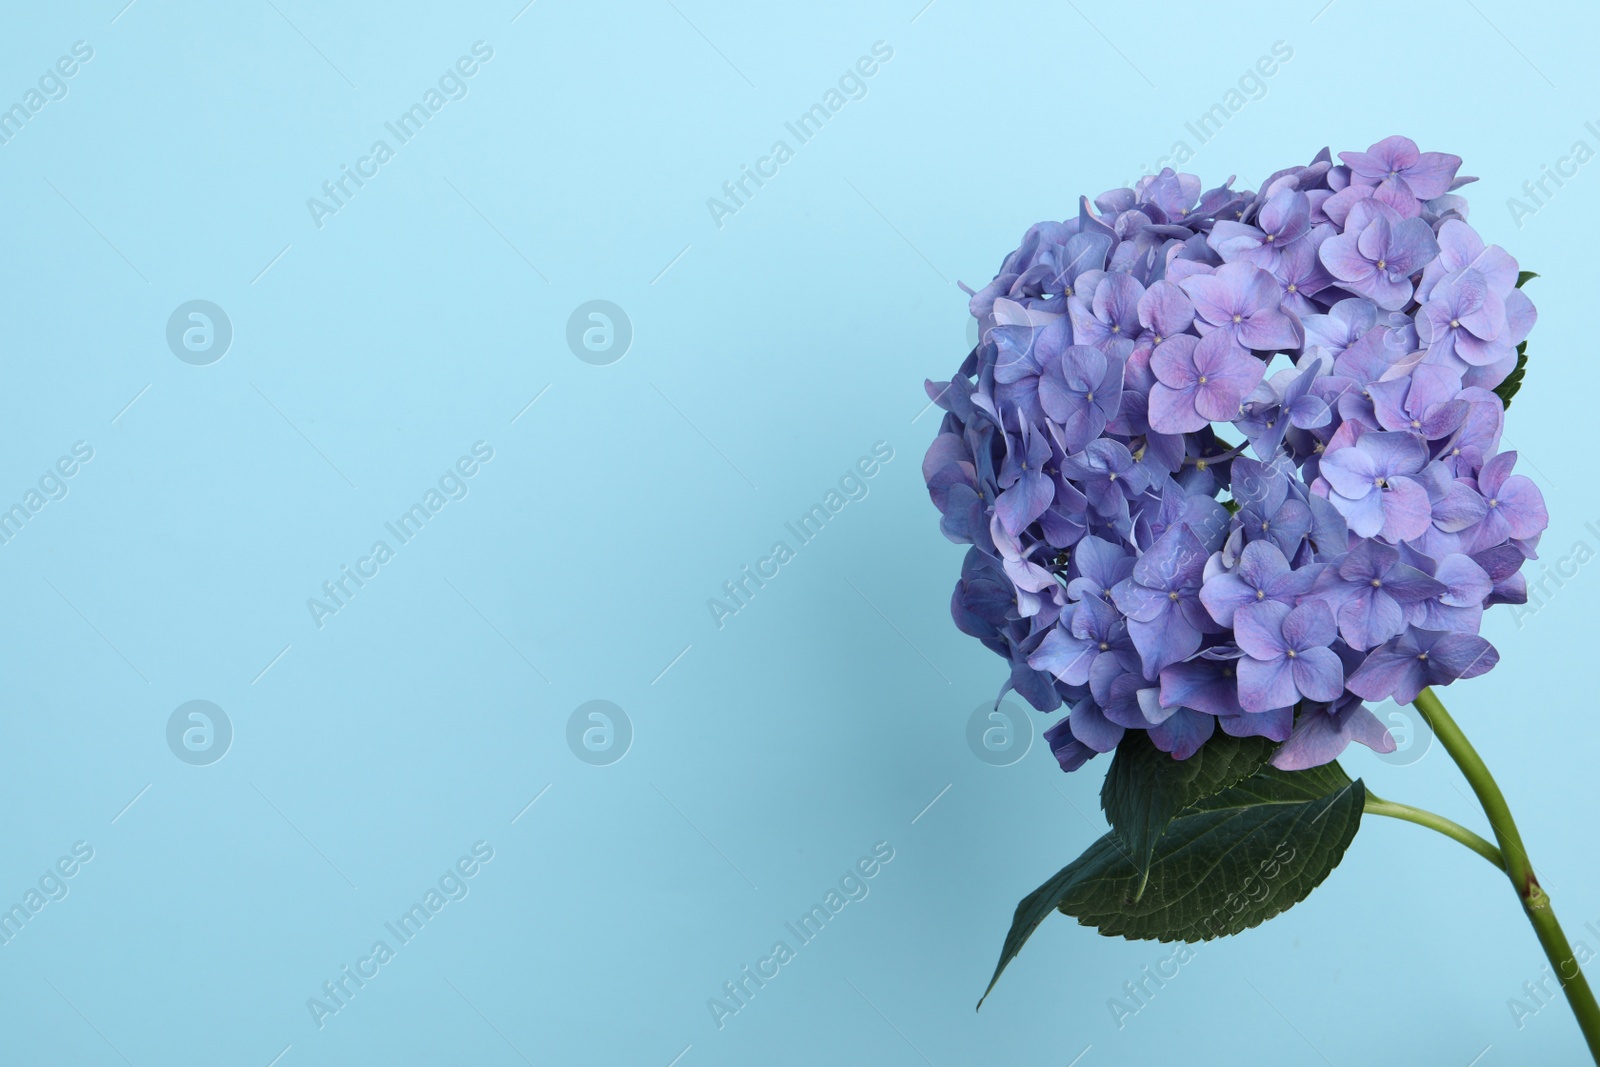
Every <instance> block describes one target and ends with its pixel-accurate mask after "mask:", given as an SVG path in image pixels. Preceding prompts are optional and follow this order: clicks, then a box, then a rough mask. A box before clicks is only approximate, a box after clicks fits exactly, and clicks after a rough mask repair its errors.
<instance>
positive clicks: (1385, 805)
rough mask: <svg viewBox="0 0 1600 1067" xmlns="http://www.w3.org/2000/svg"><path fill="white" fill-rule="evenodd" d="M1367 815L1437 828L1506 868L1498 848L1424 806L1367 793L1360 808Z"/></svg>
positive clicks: (1431, 828) (1500, 867)
mask: <svg viewBox="0 0 1600 1067" xmlns="http://www.w3.org/2000/svg"><path fill="white" fill-rule="evenodd" d="M1362 810H1363V811H1364V812H1366V813H1367V814H1368V815H1387V816H1388V817H1389V818H1391V819H1403V820H1405V821H1406V822H1414V823H1416V824H1417V825H1418V826H1426V827H1427V828H1428V829H1430V830H1437V831H1439V832H1440V833H1441V834H1443V835H1444V836H1446V837H1448V838H1450V839H1451V840H1453V841H1459V842H1460V843H1461V844H1463V845H1466V846H1467V847H1468V848H1470V849H1471V850H1472V851H1474V852H1476V853H1477V854H1478V855H1480V856H1482V857H1483V858H1484V859H1486V860H1488V861H1489V862H1490V863H1492V864H1494V865H1495V867H1496V868H1498V869H1499V870H1502V871H1503V870H1505V869H1506V859H1505V857H1504V856H1502V855H1501V854H1500V850H1499V849H1497V848H1495V847H1494V846H1493V845H1491V844H1489V842H1487V841H1485V840H1484V839H1483V838H1481V837H1479V836H1478V835H1477V834H1475V833H1473V832H1472V831H1471V830H1468V829H1467V828H1466V827H1465V826H1462V825H1461V824H1460V823H1458V822H1451V821H1450V820H1449V819H1447V818H1445V817H1444V816H1443V815H1437V814H1435V813H1433V812H1431V811H1428V810H1426V809H1425V808H1413V807H1412V806H1411V805H1410V804H1396V803H1395V802H1394V801H1392V800H1384V799H1383V798H1381V797H1377V796H1374V795H1373V794H1372V793H1371V792H1368V793H1367V803H1366V806H1365V807H1363V808H1362Z"/></svg>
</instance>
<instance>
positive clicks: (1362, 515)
mask: <svg viewBox="0 0 1600 1067" xmlns="http://www.w3.org/2000/svg"><path fill="white" fill-rule="evenodd" d="M1427 463H1428V449H1427V446H1426V445H1424V444H1423V443H1422V442H1420V441H1418V440H1417V438H1416V437H1414V436H1412V435H1411V434H1408V433H1388V432H1385V433H1365V434H1362V435H1361V437H1360V438H1358V439H1357V441H1356V443H1355V445H1354V447H1352V448H1342V449H1340V450H1338V451H1337V452H1334V453H1332V454H1331V455H1327V456H1324V457H1323V459H1322V465H1321V471H1322V477H1323V478H1324V479H1326V480H1327V483H1328V485H1329V486H1330V487H1331V488H1332V490H1333V492H1332V493H1331V495H1330V496H1329V498H1328V499H1329V500H1330V501H1331V502H1332V503H1333V506H1334V507H1336V508H1338V509H1339V514H1341V515H1343V516H1344V517H1345V521H1346V522H1348V523H1349V524H1350V532H1351V533H1354V534H1356V535H1357V536H1359V537H1382V538H1383V539H1385V540H1387V541H1405V540H1409V539H1410V538H1413V537H1418V536H1421V534H1422V532H1423V531H1424V530H1425V529H1427V526H1428V523H1429V522H1430V521H1431V520H1430V516H1431V515H1432V508H1431V506H1430V504H1429V502H1428V491H1427V490H1426V489H1425V488H1423V485H1422V483H1421V482H1419V481H1417V480H1416V479H1415V478H1414V477H1411V476H1412V475H1415V474H1418V473H1420V472H1421V471H1422V468H1423V467H1425V466H1427Z"/></svg>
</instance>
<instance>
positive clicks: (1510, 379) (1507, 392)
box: [1494, 341, 1528, 408]
mask: <svg viewBox="0 0 1600 1067" xmlns="http://www.w3.org/2000/svg"><path fill="white" fill-rule="evenodd" d="M1527 366H1528V342H1526V341H1524V342H1522V343H1521V344H1520V345H1518V346H1517V365H1516V366H1515V367H1514V368H1512V371H1511V373H1510V374H1508V375H1506V380H1505V381H1503V382H1501V383H1500V384H1499V385H1497V386H1495V387H1494V395H1495V396H1497V397H1499V398H1500V405H1501V406H1502V407H1506V408H1509V407H1510V406H1511V398H1512V397H1514V396H1516V395H1517V391H1518V390H1520V389H1521V388H1522V378H1523V375H1524V374H1525V373H1526V370H1527Z"/></svg>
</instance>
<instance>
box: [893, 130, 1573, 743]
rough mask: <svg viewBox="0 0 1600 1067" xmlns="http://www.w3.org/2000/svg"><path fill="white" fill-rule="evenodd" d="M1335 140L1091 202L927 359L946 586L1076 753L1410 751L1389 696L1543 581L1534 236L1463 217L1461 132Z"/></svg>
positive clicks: (1460, 653)
mask: <svg viewBox="0 0 1600 1067" xmlns="http://www.w3.org/2000/svg"><path fill="white" fill-rule="evenodd" d="M1338 160H1339V162H1335V161H1334V157H1333V155H1332V154H1331V153H1329V152H1327V151H1324V152H1323V153H1321V154H1320V155H1319V156H1318V157H1317V158H1316V159H1314V160H1313V161H1312V162H1311V163H1310V164H1309V165H1307V166H1303V167H1290V168H1288V169H1286V170H1282V171H1279V172H1278V173H1276V174H1274V175H1273V176H1272V178H1271V179H1270V180H1269V182H1268V185H1267V187H1266V188H1265V189H1263V190H1261V191H1259V192H1253V191H1247V190H1236V189H1234V188H1233V187H1232V184H1231V180H1230V182H1229V183H1227V184H1224V185H1222V186H1219V187H1217V188H1213V189H1211V190H1209V191H1203V186H1202V183H1201V182H1200V180H1199V179H1198V178H1195V177H1194V176H1192V175H1186V174H1176V173H1174V172H1173V171H1171V170H1164V171H1162V173H1160V174H1158V175H1154V176H1151V177H1146V178H1144V179H1142V180H1141V181H1140V182H1139V183H1138V184H1137V185H1136V186H1135V187H1134V188H1132V189H1114V190H1111V191H1109V192H1107V193H1104V194H1102V195H1101V196H1099V197H1096V198H1095V199H1094V200H1093V202H1092V203H1091V202H1090V201H1089V200H1088V199H1083V200H1080V201H1079V208H1078V211H1077V213H1076V214H1075V215H1074V216H1073V217H1071V218H1068V219H1066V220H1065V221H1062V222H1045V223H1040V224H1038V225H1037V226H1034V227H1033V228H1032V229H1030V230H1029V231H1028V232H1027V234H1025V235H1024V237H1023V241H1022V244H1021V246H1020V247H1018V248H1017V249H1016V250H1015V251H1013V252H1012V253H1011V254H1010V255H1008V256H1007V257H1006V258H1005V261H1004V262H1003V263H1002V264H1001V268H1000V272H999V273H998V274H997V275H996V276H995V278H994V280H993V281H991V282H990V283H989V284H988V285H987V286H985V287H984V288H983V289H982V290H980V291H978V292H975V293H972V300H971V304H970V308H971V312H972V314H973V316H974V317H975V318H976V319H977V320H978V324H979V327H980V333H979V336H980V337H981V340H980V342H979V344H978V345H977V347H975V348H974V349H973V350H972V352H971V353H970V354H969V355H968V356H967V358H966V360H965V361H964V362H963V363H962V364H961V366H960V368H959V369H958V372H957V374H956V375H955V376H954V377H953V378H952V379H951V380H950V381H948V382H929V383H928V386H927V388H928V395H929V396H930V397H931V398H933V400H934V401H935V403H937V404H938V405H939V407H940V408H942V409H943V411H944V419H943V423H942V425H941V426H940V429H939V434H938V436H937V437H936V438H935V440H934V442H933V444H932V446H931V447H930V448H929V450H928V455H927V459H926V460H925V461H924V464H923V473H924V475H925V478H926V481H927V484H928V490H929V494H930V496H931V497H932V499H933V502H934V504H935V506H937V507H938V509H939V511H940V513H941V516H942V519H941V522H940V528H941V530H942V531H943V532H944V534H945V536H946V537H947V538H949V539H950V540H952V541H954V542H957V543H959V544H966V545H968V546H970V547H969V548H968V549H967V557H966V561H965V563H964V564H963V566H962V572H961V578H960V580H959V581H958V582H957V584H956V589H955V594H954V596H953V597H952V600H951V612H952V614H953V616H954V618H955V621H956V624H957V626H958V627H959V628H960V629H961V630H962V631H963V632H965V633H968V634H971V635H972V636H974V637H977V638H978V639H979V640H981V641H982V642H983V643H984V644H985V645H987V646H988V647H989V648H990V649H991V650H993V651H994V652H996V653H998V654H999V655H1001V656H1003V657H1005V659H1006V661H1007V663H1008V665H1009V673H1008V676H1007V679H1006V681H1005V683H1004V684H1003V686H1002V688H1001V695H1004V694H1005V692H1007V691H1009V690H1015V691H1016V692H1018V693H1020V694H1021V695H1022V696H1023V697H1024V698H1025V699H1027V700H1028V701H1029V702H1030V703H1031V704H1033V706H1034V707H1035V708H1037V709H1038V710H1040V711H1042V712H1046V713H1053V712H1061V716H1060V718H1059V719H1058V720H1057V721H1056V722H1055V723H1054V724H1053V725H1052V726H1050V727H1049V728H1048V729H1047V730H1046V732H1045V736H1046V738H1047V740H1048V741H1049V742H1050V746H1051V750H1052V751H1053V752H1054V753H1055V755H1056V758H1057V760H1058V761H1059V762H1060V764H1061V766H1062V768H1063V769H1065V770H1075V769H1077V768H1078V767H1080V766H1082V765H1083V764H1084V763H1085V762H1087V761H1088V760H1089V759H1091V758H1093V757H1094V756H1095V755H1096V754H1099V753H1102V752H1108V751H1111V750H1112V749H1114V748H1115V747H1116V746H1117V745H1118V743H1119V742H1120V741H1121V740H1122V738H1123V737H1124V736H1125V735H1126V734H1127V732H1128V731H1130V730H1134V731H1139V730H1142V731H1144V732H1146V733H1147V734H1148V736H1149V738H1150V741H1151V742H1152V743H1153V744H1154V745H1155V746H1156V747H1157V748H1159V749H1161V750H1162V751H1164V752H1168V753H1170V754H1171V755H1172V756H1173V757H1174V758H1177V759H1186V758H1188V757H1189V756H1192V755H1193V754H1194V753H1195V752H1196V751H1198V750H1199V749H1200V748H1201V747H1202V746H1203V745H1204V744H1205V743H1206V741H1207V740H1208V739H1210V738H1211V737H1212V736H1214V735H1215V734H1216V732H1217V731H1219V730H1220V731H1221V732H1222V733H1223V734H1227V735H1230V736H1234V737H1250V736H1256V737H1266V738H1269V739H1271V740H1272V741H1274V742H1278V743H1280V744H1279V748H1278V749H1277V751H1276V754H1275V755H1274V757H1273V762H1274V764H1275V765H1276V766H1278V767H1280V768H1283V769H1286V770H1297V769H1303V768H1306V767H1312V766H1316V765H1318V764H1322V763H1326V762H1328V761H1330V760H1333V759H1335V758H1336V757H1337V756H1338V755H1339V754H1340V752H1342V751H1343V750H1344V748H1345V746H1346V745H1348V744H1349V743H1350V742H1351V741H1356V742H1359V743H1361V744H1365V745H1368V746H1370V747H1372V748H1375V749H1378V750H1380V751H1389V750H1392V749H1393V747H1394V742H1393V740H1392V739H1391V738H1390V737H1389V735H1388V733H1387V731H1386V730H1385V729H1384V727H1383V725H1382V723H1381V722H1379V720H1378V719H1377V717H1376V716H1374V715H1373V714H1372V712H1371V710H1370V709H1369V708H1368V707H1367V702H1369V701H1380V700H1385V699H1391V698H1392V699H1394V700H1397V701H1401V702H1407V701H1410V700H1412V699H1414V698H1415V697H1416V695H1417V693H1418V692H1419V691H1420V690H1421V689H1422V688H1423V687H1424V686H1429V685H1434V686H1437V685H1445V684H1448V683H1450V682H1452V681H1455V680H1457V679H1462V678H1472V677H1475V676H1477V675H1480V674H1482V673H1484V672H1485V671H1487V670H1489V669H1490V668H1492V667H1493V666H1494V665H1495V663H1496V662H1497V660H1498V658H1499V654H1498V653H1497V652H1496V651H1495V649H1494V648H1493V646H1491V645H1490V644H1489V643H1488V642H1487V641H1485V640H1484V639H1483V638H1482V637H1480V636H1479V635H1478V629H1479V627H1480V624H1481V622H1482V618H1483V612H1484V609H1486V608H1487V607H1489V606H1491V605H1493V604H1498V603H1522V602H1525V601H1526V598H1527V585H1526V582H1525V581H1524V579H1523V578H1522V577H1521V575H1520V574H1519V573H1518V572H1519V570H1520V568H1521V566H1522V564H1523V562H1524V561H1526V560H1528V559H1533V558H1535V550H1536V547H1537V545H1538V541H1539V537H1540V535H1541V534H1542V532H1543V531H1544V529H1545V526H1546V525H1547V524H1548V521H1549V516H1548V514H1547V512H1546V510H1545V505H1544V500H1543V498H1542V496H1541V495H1540V493H1539V489H1538V487H1537V486H1536V485H1535V484H1534V483H1533V482H1532V481H1531V480H1530V479H1529V478H1527V477H1526V476H1525V475H1522V474H1517V473H1514V466H1515V464H1516V459H1517V457H1516V453H1514V452H1501V451H1499V444H1500V432H1501V427H1502V426H1503V424H1504V415H1503V411H1504V405H1505V401H1503V400H1502V399H1501V397H1500V396H1498V395H1496V393H1495V392H1494V391H1493V390H1494V389H1495V388H1496V387H1497V386H1499V385H1500V384H1501V383H1502V382H1503V381H1505V380H1506V379H1507V377H1508V376H1509V375H1510V374H1511V373H1512V371H1513V370H1515V369H1516V366H1517V354H1518V351H1519V347H1518V346H1519V345H1521V343H1522V342H1523V341H1524V340H1525V339H1526V337H1527V335H1528V332H1529V330H1531V329H1532V327H1533V323H1534V320H1535V318H1536V317H1537V315H1536V312H1535V309H1534V307H1533V304H1532V303H1531V302H1530V301H1529V300H1528V298H1527V296H1526V295H1524V294H1523V292H1522V291H1521V290H1520V289H1519V288H1518V287H1517V283H1518V280H1519V270H1518V265H1517V261H1516V260H1515V259H1514V258H1512V257H1511V255H1510V254H1509V253H1507V252H1506V251H1505V250H1504V249H1502V248H1499V247H1498V246H1495V245H1490V244H1487V243H1486V242H1485V241H1484V240H1483V238H1482V237H1481V236H1479V234H1478V233H1477V232H1476V231H1475V230H1474V229H1473V228H1472V226H1471V225H1470V224H1469V223H1468V221H1467V218H1466V214H1467V204H1466V201H1465V199H1464V198H1462V197H1460V196H1459V195H1454V190H1455V189H1457V188H1458V187H1460V186H1461V185H1463V184H1465V183H1466V182H1468V181H1471V180H1472V179H1470V178H1458V177H1457V171H1458V169H1459V168H1460V165H1461V160H1460V158H1459V157H1457V156H1453V155H1449V154H1447V153H1442V152H1424V151H1421V150H1420V149H1419V148H1418V146H1417V145H1416V144H1415V143H1414V142H1412V141H1410V140H1409V139H1407V138H1404V137H1388V138H1385V139H1384V140H1382V141H1379V142H1378V143H1377V144H1374V145H1372V146H1371V147H1370V148H1368V149H1367V150H1366V151H1364V152H1342V153H1340V154H1339V156H1338ZM969 292H971V291H970V290H969ZM1508 395H1509V394H1508Z"/></svg>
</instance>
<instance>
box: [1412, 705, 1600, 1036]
mask: <svg viewBox="0 0 1600 1067" xmlns="http://www.w3.org/2000/svg"><path fill="white" fill-rule="evenodd" d="M1412 704H1413V705H1414V706H1415V707H1416V709H1417V710H1418V711H1419V712H1421V713H1422V717H1423V718H1424V719H1426V720H1427V722H1428V725H1429V726H1431V727H1432V728H1433V733H1434V736H1435V737H1437V738H1438V739H1439V743H1440V744H1442V745H1444V750H1445V751H1446V752H1448V753H1450V758H1451V759H1453V760H1455V761H1456V765H1457V766H1458V767H1460V768H1461V773H1462V775H1463V776H1465V777H1466V779H1467V784H1468V785H1470V786H1472V791H1473V792H1474V793H1476V794H1477V795H1478V802H1479V803H1480V804H1482V805H1483V813H1484V814H1485V815H1487V816H1488V817H1489V825H1490V827H1492V828H1493V829H1494V836H1495V840H1497V841H1499V842H1500V852H1501V856H1502V858H1503V859H1504V861H1505V871H1506V875H1507V876H1508V877H1509V878H1510V879H1511V886H1512V888H1513V889H1515V890H1516V892H1517V899H1518V900H1520V901H1522V909H1523V911H1524V912H1525V913H1526V914H1527V916H1528V922H1530V923H1532V924H1533V932H1534V934H1535V935H1536V936H1537V937H1538V938H1539V944H1540V946H1541V947H1542V948H1543V949H1544V954H1545V957H1546V958H1547V959H1549V961H1550V966H1551V967H1553V968H1555V972H1556V977H1557V979H1559V980H1560V982H1561V990H1562V992H1564V993H1566V995H1567V1003H1568V1004H1570V1005H1571V1006H1572V1014H1573V1015H1575V1016H1577V1019H1578V1027H1579V1029H1581V1030H1582V1031H1583V1038H1584V1040H1585V1041H1586V1042H1587V1043H1588V1045H1589V1055H1591V1056H1592V1057H1594V1061H1595V1063H1596V1064H1600V1005H1597V1004H1596V1003H1595V999H1594V992H1593V991H1592V990H1591V989H1590V988H1589V979H1588V978H1586V977H1584V974H1583V970H1582V969H1581V968H1580V967H1579V966H1578V961H1577V958H1576V957H1575V956H1574V955H1573V952H1572V945H1571V943H1570V942H1569V941H1568V940H1567V935H1566V932H1565V931H1563V930H1562V929H1561V924H1560V923H1559V922H1557V921H1556V913H1555V911H1554V910H1553V909H1552V908H1551V907H1550V897H1549V895H1548V894H1546V893H1545V891H1544V889H1543V888H1541V887H1540V885H1539V879H1538V878H1537V877H1535V876H1534V873H1533V865H1532V864H1531V863H1530V862H1529V861H1528V850H1527V849H1526V848H1524V847H1523V844H1522V834H1521V833H1519V832H1518V831H1517V824H1516V820H1514V819H1513V818H1512V817H1511V808H1510V807H1509V806H1508V805H1507V804H1506V798H1505V795H1504V794H1503V793H1501V792H1500V786H1499V785H1497V784H1496V783H1495V780H1494V776H1493V775H1491V774H1490V773H1489V768H1488V767H1487V766H1486V765H1485V764H1484V762H1483V757H1482V756H1479V755H1478V750H1477V749H1475V748H1473V747H1472V742H1471V741H1468V740H1467V737H1466V735H1465V734H1463V733H1462V732H1461V727H1459V726H1457V725H1456V721H1455V720H1454V719H1452V718H1451V717H1450V713H1449V712H1448V711H1446V710H1445V707H1444V705H1443V704H1441V703H1440V702H1439V698H1438V697H1437V696H1435V695H1434V693H1433V690H1431V689H1424V690H1423V691H1422V692H1420V693H1418V694H1417V698H1416V700H1414V701H1412Z"/></svg>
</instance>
